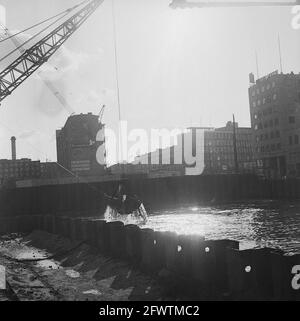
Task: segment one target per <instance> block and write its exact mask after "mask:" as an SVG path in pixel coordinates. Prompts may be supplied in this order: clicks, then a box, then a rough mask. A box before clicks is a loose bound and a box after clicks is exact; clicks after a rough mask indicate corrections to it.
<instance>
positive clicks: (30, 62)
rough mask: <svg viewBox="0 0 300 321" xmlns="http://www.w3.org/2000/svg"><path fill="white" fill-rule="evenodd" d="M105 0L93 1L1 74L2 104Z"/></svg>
mask: <svg viewBox="0 0 300 321" xmlns="http://www.w3.org/2000/svg"><path fill="white" fill-rule="evenodd" d="M103 1H104V0H92V1H91V2H89V3H88V4H87V5H86V6H85V7H83V8H82V9H81V10H80V11H78V12H77V13H76V14H74V15H73V16H72V17H71V18H69V19H68V20H66V21H65V22H64V23H62V24H61V25H60V26H58V27H57V28H56V29H55V30H53V31H52V32H51V33H50V34H48V35H47V36H45V37H44V38H43V39H41V40H40V41H39V42H38V43H36V44H35V45H33V46H32V47H31V48H29V49H28V50H26V51H25V52H24V53H23V54H22V55H21V56H20V57H19V58H17V59H16V60H15V61H14V62H13V63H11V64H10V65H9V66H8V67H7V68H6V69H4V70H3V71H2V72H1V73H0V102H1V101H2V100H3V99H5V98H6V97H7V96H9V95H10V94H11V93H12V92H13V91H14V90H15V89H16V88H17V87H19V86H20V85H21V84H22V83H23V82H24V81H25V80H26V79H27V78H28V77H30V76H31V75H32V74H33V73H34V72H35V71H36V70H37V69H38V68H39V67H40V66H41V65H43V63H45V62H46V61H47V60H48V59H49V58H50V57H51V56H52V55H53V54H54V53H55V52H56V51H57V50H58V49H59V48H60V47H61V46H62V45H63V44H64V43H65V41H66V40H67V39H68V38H69V37H70V36H71V35H72V34H73V33H74V32H75V31H76V30H77V29H78V28H79V27H80V26H81V25H82V24H83V23H84V22H85V21H86V20H87V19H88V17H89V16H90V15H91V14H92V13H93V12H94V11H95V10H96V9H97V8H98V7H99V6H100V5H101V4H102V2H103Z"/></svg>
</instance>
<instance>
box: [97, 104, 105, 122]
mask: <svg viewBox="0 0 300 321" xmlns="http://www.w3.org/2000/svg"><path fill="white" fill-rule="evenodd" d="M105 107H106V106H105V105H103V106H102V108H101V110H100V113H99V123H102V119H103V116H104V111H105Z"/></svg>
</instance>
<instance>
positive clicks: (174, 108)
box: [0, 0, 300, 161]
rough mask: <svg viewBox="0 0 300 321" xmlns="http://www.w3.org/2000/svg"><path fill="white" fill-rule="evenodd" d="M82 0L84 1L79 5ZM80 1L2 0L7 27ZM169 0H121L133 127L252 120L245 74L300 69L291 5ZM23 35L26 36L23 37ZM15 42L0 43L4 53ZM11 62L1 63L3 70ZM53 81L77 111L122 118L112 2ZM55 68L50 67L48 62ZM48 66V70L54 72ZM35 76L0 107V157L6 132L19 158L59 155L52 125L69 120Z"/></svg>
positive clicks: (124, 93) (72, 42) (80, 35)
mask: <svg viewBox="0 0 300 321" xmlns="http://www.w3.org/2000/svg"><path fill="white" fill-rule="evenodd" d="M77 2H78V1H77ZM77 2H76V1H75V0H63V1H62V0H52V1H44V0H22V1H20V0H1V1H0V4H1V5H5V6H6V8H7V26H8V28H9V29H10V30H20V29H23V28H24V27H27V26H30V25H32V24H35V23H36V22H38V21H40V20H42V19H45V18H48V17H49V16H51V15H54V14H56V13H57V12H59V11H61V10H63V9H66V8H68V7H70V6H72V5H74V4H76V3H77ZM169 3H170V0H151V1H150V0H126V1H124V0H115V9H116V10H115V11H116V26H117V47H118V60H119V83H120V98H121V108H122V115H123V119H126V120H127V121H128V124H129V127H130V128H145V129H147V130H149V129H151V128H174V127H177V128H184V127H190V126H223V125H224V124H225V123H226V121H227V120H230V119H231V117H232V113H235V115H236V120H237V121H238V122H239V124H240V125H242V126H250V117H249V104H248V85H249V81H248V74H249V73H250V72H256V64H255V51H257V54H258V59H259V72H260V75H261V76H262V75H265V74H267V73H270V72H272V71H274V70H276V69H279V54H278V43H277V37H278V34H279V35H280V38H281V47H282V55H283V68H284V72H291V71H294V72H296V73H298V72H299V71H300V60H299V57H300V30H293V29H292V27H291V20H292V17H293V16H292V14H291V8H288V7H286V8H227V9H226V8H222V9H215V8H214V9H207V8H206V9H197V8H195V9H184V10H182V9H177V10H173V9H170V8H169V6H168V5H169ZM24 37H26V35H25V36H24ZM11 48H12V44H9V45H8V44H0V50H1V56H3V55H4V54H5V53H6V52H8V51H9V50H10V49H11ZM9 62H10V60H6V61H5V62H4V63H3V62H2V63H1V69H3V68H4V67H5V66H6V65H8V64H9ZM50 63H51V64H52V66H54V67H55V68H56V69H57V70H55V71H53V70H49V72H48V78H49V79H50V80H51V81H52V82H53V84H55V85H56V86H57V87H59V89H60V92H61V93H62V94H63V96H64V97H65V98H66V99H67V100H68V102H69V104H70V106H71V108H72V109H73V110H74V112H76V113H86V112H93V113H98V112H99V111H100V109H101V106H102V104H104V103H105V104H106V105H107V108H106V110H105V115H104V121H105V123H106V124H107V126H108V127H110V128H116V126H117V122H118V112H117V99H116V78H115V75H116V73H115V62H114V40H113V22H112V11H111V0H105V1H104V4H103V5H102V6H101V7H100V8H99V9H98V10H97V11H96V12H95V13H94V15H93V16H92V17H90V18H89V20H88V21H87V22H86V23H85V25H83V26H82V27H81V29H80V30H78V31H77V32H76V33H75V34H74V35H73V36H72V38H71V39H69V41H68V42H67V43H66V45H65V46H64V48H62V49H61V50H60V51H59V52H57V53H56V55H55V56H54V57H53V58H52V59H51V60H50ZM48 69H49V67H48ZM48 69H47V70H48ZM68 115H69V114H68V111H67V110H65V109H63V108H62V107H61V105H60V104H59V103H58V101H57V100H56V99H55V98H54V97H53V95H52V94H51V92H50V91H49V90H48V89H47V88H46V87H45V85H44V84H43V82H42V81H41V80H40V79H39V78H38V77H36V76H35V77H33V78H31V79H28V80H27V81H26V83H24V84H23V85H22V86H21V87H20V88H18V89H17V90H16V91H15V92H14V93H13V94H12V95H11V96H10V97H9V98H7V99H6V100H4V101H3V102H2V105H1V108H0V158H9V157H10V155H11V153H10V136H12V135H15V136H16V137H17V154H18V157H19V158H21V157H30V158H33V159H41V160H43V161H44V160H45V159H46V158H48V159H51V160H53V161H54V160H56V145H55V130H56V129H58V128H60V127H62V126H63V125H64V123H65V121H66V118H67V117H68Z"/></svg>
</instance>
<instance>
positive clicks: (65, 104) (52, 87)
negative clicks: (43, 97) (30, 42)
mask: <svg viewBox="0 0 300 321" xmlns="http://www.w3.org/2000/svg"><path fill="white" fill-rule="evenodd" d="M0 28H1V29H2V30H3V31H4V33H3V35H4V36H6V37H7V38H9V39H11V41H12V43H13V44H14V45H15V47H16V48H18V50H19V52H20V53H21V54H24V53H25V51H26V49H25V48H24V46H23V45H22V42H21V41H20V40H19V39H18V37H17V36H14V35H13V34H12V33H11V32H10V31H9V30H8V28H7V27H6V26H4V25H3V24H2V23H0ZM1 39H2V40H3V39H5V38H4V37H3V36H2V35H0V40H1ZM45 64H46V65H47V67H49V68H51V69H52V70H53V71H55V70H56V68H55V67H53V66H51V65H50V64H49V62H48V63H45ZM42 68H43V67H42ZM38 76H39V77H40V78H41V80H42V81H43V82H44V84H45V86H46V87H47V88H48V89H49V90H50V91H51V92H52V94H53V95H54V96H55V97H56V98H57V100H58V101H59V102H60V104H61V105H62V106H63V107H64V109H65V110H66V111H67V112H68V113H69V114H72V113H73V112H74V111H73V109H72V108H71V106H70V105H69V104H68V102H67V100H66V99H65V97H64V96H63V95H62V94H61V93H60V92H59V90H58V89H57V88H56V87H55V85H54V84H53V83H52V82H51V81H50V80H49V79H47V77H46V74H45V71H44V70H43V69H41V70H40V71H38Z"/></svg>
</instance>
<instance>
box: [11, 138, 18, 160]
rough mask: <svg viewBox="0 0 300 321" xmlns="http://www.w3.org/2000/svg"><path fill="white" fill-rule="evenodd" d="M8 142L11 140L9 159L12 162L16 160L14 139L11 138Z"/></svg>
mask: <svg viewBox="0 0 300 321" xmlns="http://www.w3.org/2000/svg"><path fill="white" fill-rule="evenodd" d="M10 140H11V158H12V160H16V159H17V152H16V137H15V136H13V137H12V138H11V139H10Z"/></svg>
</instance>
